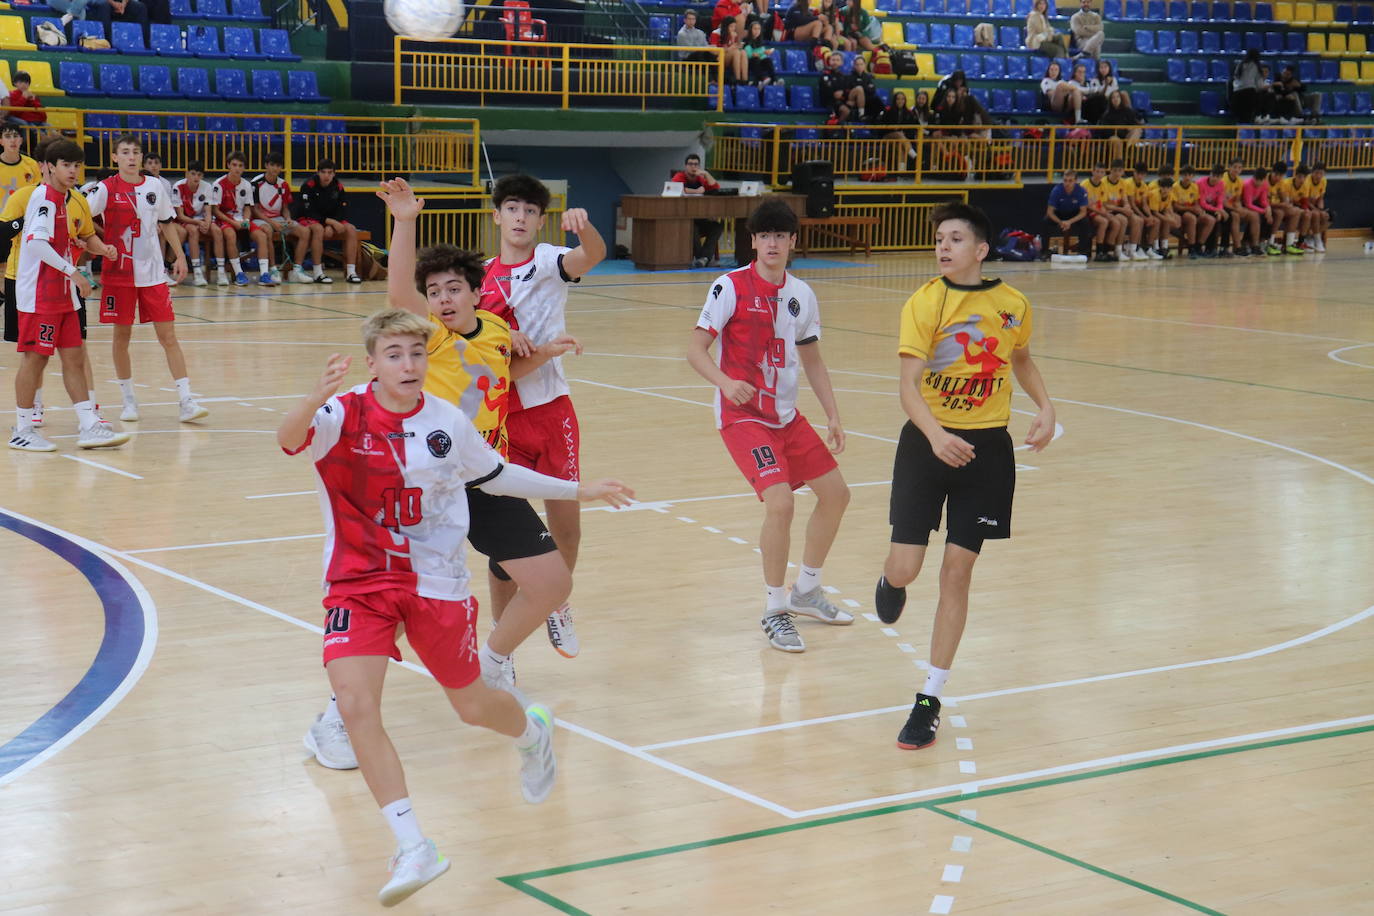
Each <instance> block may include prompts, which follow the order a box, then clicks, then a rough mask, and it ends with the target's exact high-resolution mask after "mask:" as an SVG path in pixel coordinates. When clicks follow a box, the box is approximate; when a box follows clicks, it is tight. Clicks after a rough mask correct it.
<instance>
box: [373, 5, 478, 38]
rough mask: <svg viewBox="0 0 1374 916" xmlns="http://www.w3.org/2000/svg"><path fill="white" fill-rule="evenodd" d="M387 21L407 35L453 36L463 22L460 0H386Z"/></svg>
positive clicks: (398, 33)
mask: <svg viewBox="0 0 1374 916" xmlns="http://www.w3.org/2000/svg"><path fill="white" fill-rule="evenodd" d="M385 11H386V21H387V24H388V25H390V26H391V28H392V31H394V32H395V33H396V34H397V35H404V36H406V37H408V38H429V39H436V38H452V37H453V36H454V34H455V33H456V32H457V31H458V27H459V26H461V25H462V24H463V15H464V9H463V0H386V4H385Z"/></svg>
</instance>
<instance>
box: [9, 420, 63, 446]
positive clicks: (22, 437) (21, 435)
mask: <svg viewBox="0 0 1374 916" xmlns="http://www.w3.org/2000/svg"><path fill="white" fill-rule="evenodd" d="M10 448H15V449H18V450H19V451H21V452H55V451H57V446H55V445H53V444H52V443H51V442H50V441H48V440H47V439H44V438H43V436H42V435H41V434H39V432H38V431H37V430H36V429H34V428H33V427H29V428H27V429H20V428H19V427H17V426H16V427H13V428H11V429H10Z"/></svg>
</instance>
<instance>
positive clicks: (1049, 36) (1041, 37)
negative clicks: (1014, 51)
mask: <svg viewBox="0 0 1374 916" xmlns="http://www.w3.org/2000/svg"><path fill="white" fill-rule="evenodd" d="M1048 11H1049V4H1048V3H1047V2H1046V0H1035V4H1034V5H1033V6H1032V7H1031V11H1030V12H1029V13H1027V14H1026V48H1027V49H1028V50H1031V51H1034V52H1036V53H1037V54H1043V55H1045V56H1046V57H1064V56H1066V55H1067V54H1068V53H1069V52H1068V49H1067V48H1065V47H1064V39H1063V38H1061V37H1060V36H1059V35H1057V34H1055V31H1054V29H1053V28H1052V27H1051V26H1050V20H1049V15H1048Z"/></svg>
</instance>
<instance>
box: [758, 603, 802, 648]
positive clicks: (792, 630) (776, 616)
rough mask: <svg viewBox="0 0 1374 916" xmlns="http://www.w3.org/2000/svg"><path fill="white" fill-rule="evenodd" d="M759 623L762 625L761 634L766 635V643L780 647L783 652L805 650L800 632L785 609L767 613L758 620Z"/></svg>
mask: <svg viewBox="0 0 1374 916" xmlns="http://www.w3.org/2000/svg"><path fill="white" fill-rule="evenodd" d="M759 624H760V625H761V626H762V627H763V635H765V636H767V637H768V643H769V644H770V645H771V646H772V647H773V648H774V649H781V650H782V651H783V652H805V651H806V643H804V642H802V638H801V634H800V633H798V632H797V626H796V624H794V623H793V622H792V615H791V614H790V613H788V612H787V611H778V612H776V613H773V614H769V615H767V616H766V617H764V618H763V619H762V620H760V621H759Z"/></svg>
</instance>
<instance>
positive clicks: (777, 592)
mask: <svg viewBox="0 0 1374 916" xmlns="http://www.w3.org/2000/svg"><path fill="white" fill-rule="evenodd" d="M764 588H766V589H768V604H766V605H765V607H766V608H767V610H768V613H770V614H772V613H774V612H775V611H785V610H787V586H785V585H776V586H774V585H767V584H765V585H764Z"/></svg>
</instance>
